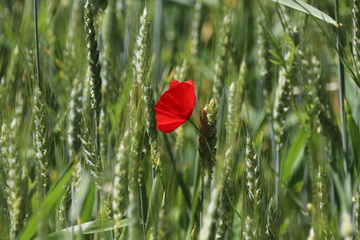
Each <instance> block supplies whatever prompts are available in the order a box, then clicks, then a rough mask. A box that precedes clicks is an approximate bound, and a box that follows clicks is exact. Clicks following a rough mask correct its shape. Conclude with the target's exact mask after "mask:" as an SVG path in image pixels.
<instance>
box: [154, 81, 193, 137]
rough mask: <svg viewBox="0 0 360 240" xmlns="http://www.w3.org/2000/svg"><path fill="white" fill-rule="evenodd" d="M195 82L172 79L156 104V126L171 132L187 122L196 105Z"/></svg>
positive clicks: (163, 130)
mask: <svg viewBox="0 0 360 240" xmlns="http://www.w3.org/2000/svg"><path fill="white" fill-rule="evenodd" d="M194 89H195V87H194V83H193V81H191V80H189V81H186V82H182V83H180V82H178V81H175V80H174V81H172V82H171V83H170V89H169V90H167V91H166V92H164V93H163V94H162V95H161V97H160V99H159V101H158V102H157V103H156V105H155V119H156V128H157V129H159V130H160V131H162V132H165V133H169V132H172V131H174V130H175V129H176V128H178V127H179V126H180V125H181V124H183V123H184V122H186V121H187V120H188V118H189V117H190V116H191V114H192V111H193V109H194V106H195V102H196V96H195V92H194Z"/></svg>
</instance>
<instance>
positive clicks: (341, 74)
mask: <svg viewBox="0 0 360 240" xmlns="http://www.w3.org/2000/svg"><path fill="white" fill-rule="evenodd" d="M334 2H335V20H336V22H339V0H334ZM336 49H337V55H338V73H339V104H340V119H341V138H342V148H343V152H344V173H345V175H346V173H347V162H346V157H347V134H346V118H345V110H344V99H345V75H344V65H343V63H342V61H341V57H342V49H341V48H340V28H339V27H338V28H336Z"/></svg>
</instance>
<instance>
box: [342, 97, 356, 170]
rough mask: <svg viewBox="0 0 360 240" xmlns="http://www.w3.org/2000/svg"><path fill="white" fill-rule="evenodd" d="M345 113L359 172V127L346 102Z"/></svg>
mask: <svg viewBox="0 0 360 240" xmlns="http://www.w3.org/2000/svg"><path fill="white" fill-rule="evenodd" d="M345 112H346V118H347V127H348V129H349V135H350V141H351V144H352V150H353V155H354V162H355V164H356V166H355V167H356V171H357V172H359V169H360V149H359V146H360V134H359V127H358V126H357V125H356V122H355V120H354V118H353V116H352V114H351V110H350V106H349V104H348V103H347V102H346V101H345Z"/></svg>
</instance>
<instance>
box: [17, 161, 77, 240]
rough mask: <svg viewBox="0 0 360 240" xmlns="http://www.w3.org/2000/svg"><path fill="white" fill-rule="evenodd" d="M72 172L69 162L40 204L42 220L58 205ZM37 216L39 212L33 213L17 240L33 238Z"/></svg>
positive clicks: (71, 163) (72, 164) (72, 166)
mask: <svg viewBox="0 0 360 240" xmlns="http://www.w3.org/2000/svg"><path fill="white" fill-rule="evenodd" d="M73 170H74V162H70V163H69V165H68V166H67V168H66V170H65V171H64V172H63V173H62V175H61V176H60V178H59V179H58V180H57V181H56V183H55V184H54V185H53V187H52V188H51V189H50V191H49V193H48V194H47V195H46V197H45V199H44V200H43V202H42V203H41V205H40V208H39V209H40V210H41V216H42V218H43V219H44V220H47V219H48V218H49V217H50V216H51V214H52V213H53V212H54V211H55V210H56V207H57V206H58V205H59V203H60V201H61V198H62V196H63V195H64V194H65V191H66V189H65V188H64V186H65V185H66V183H67V182H68V181H69V180H70V178H71V176H72V172H73ZM39 215H40V212H35V213H34V215H33V216H32V217H31V219H30V221H29V222H28V224H27V225H26V227H25V228H24V230H23V231H22V232H21V233H20V235H19V238H18V239H19V240H27V239H31V238H33V237H34V235H35V234H36V231H37V229H38V228H37V224H38V221H39Z"/></svg>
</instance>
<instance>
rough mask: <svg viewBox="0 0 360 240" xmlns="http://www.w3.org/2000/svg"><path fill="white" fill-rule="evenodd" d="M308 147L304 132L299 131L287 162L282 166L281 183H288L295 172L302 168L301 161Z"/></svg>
mask: <svg viewBox="0 0 360 240" xmlns="http://www.w3.org/2000/svg"><path fill="white" fill-rule="evenodd" d="M305 145H306V134H305V132H304V131H299V132H298V134H297V135H296V137H295V139H294V144H292V145H291V148H290V149H289V152H288V154H287V157H286V159H285V162H284V163H283V166H282V168H283V169H282V171H281V173H282V174H281V181H282V182H284V183H288V182H289V181H290V179H291V177H292V176H293V174H294V172H295V170H296V169H297V168H298V167H299V166H300V162H301V159H302V157H303V155H304V149H305Z"/></svg>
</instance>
